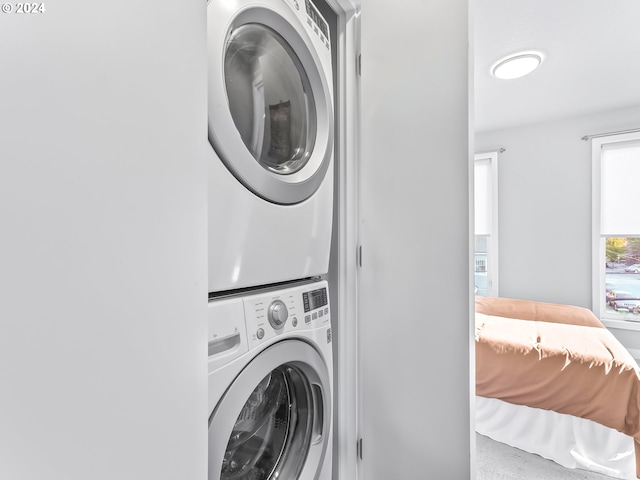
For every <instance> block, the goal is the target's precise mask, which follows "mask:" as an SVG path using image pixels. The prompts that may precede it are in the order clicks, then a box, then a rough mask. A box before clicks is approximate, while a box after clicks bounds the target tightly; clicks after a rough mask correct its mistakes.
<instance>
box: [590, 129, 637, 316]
mask: <svg viewBox="0 0 640 480" xmlns="http://www.w3.org/2000/svg"><path fill="white" fill-rule="evenodd" d="M592 162H593V206H592V215H593V247H592V252H593V311H594V312H595V313H596V314H599V315H600V318H601V319H602V320H603V321H605V322H606V321H607V320H623V321H626V320H631V321H635V322H640V212H638V208H639V207H640V188H639V187H640V186H639V184H638V182H640V133H627V134H622V135H610V136H603V137H599V138H593V139H592Z"/></svg>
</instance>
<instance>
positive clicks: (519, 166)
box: [475, 107, 640, 349]
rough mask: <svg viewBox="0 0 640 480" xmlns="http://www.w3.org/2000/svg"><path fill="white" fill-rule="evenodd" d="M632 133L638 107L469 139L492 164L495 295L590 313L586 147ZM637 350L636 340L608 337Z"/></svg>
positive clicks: (639, 341)
mask: <svg viewBox="0 0 640 480" xmlns="http://www.w3.org/2000/svg"><path fill="white" fill-rule="evenodd" d="M638 127H640V107H633V108H625V109H619V110H612V111H608V112H603V113H599V114H593V115H584V116H576V117H572V118H566V119H561V120H557V121H553V122H547V123H544V124H535V125H527V126H520V127H514V128H508V129H503V130H496V131H489V132H477V133H476V135H475V151H476V152H483V151H487V150H491V149H495V148H499V147H503V148H505V151H504V153H502V154H500V156H499V172H498V176H499V178H498V183H499V185H498V191H499V216H500V217H499V218H500V232H499V236H500V237H499V238H500V251H499V266H500V270H499V275H500V295H501V296H504V297H513V298H524V299H530V300H539V301H548V302H558V303H568V304H573V305H579V306H583V307H587V308H591V142H588V141H587V142H585V141H583V140H582V137H583V136H584V135H588V134H595V133H606V132H612V131H618V130H625V129H631V128H638ZM614 333H615V334H616V335H617V336H618V337H619V338H621V339H623V340H624V341H623V343H625V344H626V345H627V346H628V347H630V348H636V349H640V332H631V331H622V330H614Z"/></svg>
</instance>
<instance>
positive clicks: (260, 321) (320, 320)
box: [244, 281, 331, 348]
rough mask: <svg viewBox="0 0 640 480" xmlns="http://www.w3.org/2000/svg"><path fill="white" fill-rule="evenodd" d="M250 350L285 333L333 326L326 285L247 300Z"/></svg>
mask: <svg viewBox="0 0 640 480" xmlns="http://www.w3.org/2000/svg"><path fill="white" fill-rule="evenodd" d="M244 313H245V319H246V326H247V337H248V343H249V348H253V347H255V346H257V345H259V344H260V343H262V342H265V341H267V340H269V339H271V338H274V337H276V336H278V335H281V334H283V333H290V332H295V331H299V330H304V329H312V328H318V327H321V326H325V325H328V324H330V323H331V315H330V305H329V288H328V285H327V282H326V281H321V282H317V283H312V284H307V285H301V286H296V287H290V288H287V289H283V290H275V291H272V292H265V293H260V294H256V295H251V296H248V297H245V298H244Z"/></svg>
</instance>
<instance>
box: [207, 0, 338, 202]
mask: <svg viewBox="0 0 640 480" xmlns="http://www.w3.org/2000/svg"><path fill="white" fill-rule="evenodd" d="M232 4H233V7H229V6H227V5H226V2H210V3H209V5H208V7H207V31H208V35H207V41H208V44H209V47H208V62H207V63H208V75H207V79H208V80H207V82H208V100H207V103H208V120H209V122H208V136H209V142H210V143H211V146H212V147H213V150H214V151H215V153H216V155H217V157H218V158H219V160H220V161H222V163H224V165H225V166H226V167H227V168H228V169H229V171H230V172H231V173H232V174H233V176H234V177H235V178H236V179H237V180H238V181H240V183H242V185H243V186H244V187H246V188H247V189H248V190H250V191H251V192H253V193H254V194H256V195H257V196H259V197H261V198H262V199H264V200H267V201H269V202H272V203H275V204H280V205H291V204H296V203H300V202H303V201H305V200H306V199H308V198H309V197H311V196H312V195H313V194H314V193H315V192H316V191H318V189H319V188H320V187H321V186H322V185H323V184H324V180H325V178H326V175H327V172H331V168H330V166H331V163H332V160H333V150H334V145H333V137H334V118H333V87H332V85H333V80H332V79H333V73H332V66H331V51H330V49H329V48H327V46H326V45H325V44H322V45H320V44H318V42H316V41H315V40H314V38H315V37H314V35H315V33H313V32H312V31H309V30H308V29H307V27H306V24H304V23H302V21H301V18H299V17H298V16H297V15H296V14H295V13H293V9H292V6H291V5H290V4H289V3H287V2H269V5H268V6H267V5H256V4H254V3H253V2H251V1H250V0H234V1H233V2H232ZM330 182H331V180H329V181H327V182H326V183H327V184H329V183H330Z"/></svg>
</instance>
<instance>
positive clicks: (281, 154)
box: [224, 23, 316, 175]
mask: <svg viewBox="0 0 640 480" xmlns="http://www.w3.org/2000/svg"><path fill="white" fill-rule="evenodd" d="M224 75H225V88H226V93H227V101H228V102H229V109H230V111H231V116H232V118H233V122H234V124H235V126H236V128H237V130H238V132H239V133H240V136H241V137H242V141H243V142H244V144H245V146H246V147H247V149H248V150H249V152H251V155H252V156H253V158H254V159H255V160H256V161H257V162H258V164H260V165H261V166H262V167H263V168H265V169H267V170H270V171H273V172H275V173H278V174H285V175H286V174H291V173H294V172H297V171H298V170H300V169H301V168H302V167H304V165H305V164H306V163H307V162H308V160H309V157H310V156H311V152H312V151H313V147H314V145H315V140H316V106H315V102H314V99H313V95H312V94H311V85H310V82H309V78H308V77H307V74H306V72H305V70H304V69H303V68H302V64H301V62H300V60H299V58H298V56H297V55H296V54H295V52H294V51H293V49H292V48H291V47H290V46H289V44H288V43H287V42H286V41H285V40H284V38H282V36H281V35H279V34H278V33H277V32H276V31H274V30H272V29H271V28H269V27H267V26H265V25H261V24H257V23H253V24H245V25H242V26H240V27H238V28H236V29H235V30H232V31H231V32H230V34H229V37H228V40H227V50H226V52H225V58H224Z"/></svg>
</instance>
